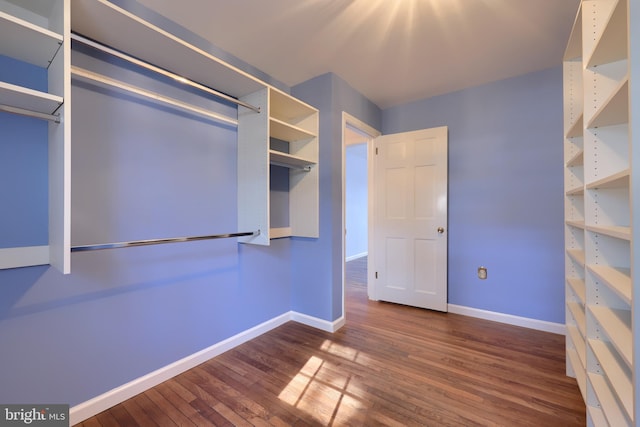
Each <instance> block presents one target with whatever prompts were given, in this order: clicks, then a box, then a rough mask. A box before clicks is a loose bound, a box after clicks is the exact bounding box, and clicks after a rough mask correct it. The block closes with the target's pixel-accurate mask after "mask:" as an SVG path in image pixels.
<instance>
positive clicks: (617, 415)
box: [588, 372, 629, 426]
mask: <svg viewBox="0 0 640 427" xmlns="http://www.w3.org/2000/svg"><path fill="white" fill-rule="evenodd" d="M588 376H589V382H590V383H591V386H592V387H593V390H594V391H595V394H596V397H597V398H598V402H600V407H601V408H602V412H603V413H604V417H605V418H606V420H607V423H608V425H610V426H626V425H629V420H628V419H627V418H626V416H625V414H624V412H623V409H622V408H621V407H620V405H619V403H618V401H617V400H616V398H615V396H614V395H613V392H612V391H611V389H610V388H609V386H608V384H607V381H606V380H605V378H604V377H603V376H602V375H598V374H594V373H591V372H590V373H589V374H588ZM603 425H607V424H603Z"/></svg>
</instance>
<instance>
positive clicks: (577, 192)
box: [565, 186, 584, 196]
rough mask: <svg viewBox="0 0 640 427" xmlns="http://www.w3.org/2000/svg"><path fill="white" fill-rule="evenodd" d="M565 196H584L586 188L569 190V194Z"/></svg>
mask: <svg viewBox="0 0 640 427" xmlns="http://www.w3.org/2000/svg"><path fill="white" fill-rule="evenodd" d="M565 194H566V195H567V196H582V195H584V187H583V186H580V187H576V188H571V189H569V190H567V192H566V193H565Z"/></svg>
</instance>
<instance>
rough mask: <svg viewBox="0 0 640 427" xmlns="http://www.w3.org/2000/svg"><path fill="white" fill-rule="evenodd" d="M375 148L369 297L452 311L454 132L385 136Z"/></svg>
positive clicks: (437, 129)
mask: <svg viewBox="0 0 640 427" xmlns="http://www.w3.org/2000/svg"><path fill="white" fill-rule="evenodd" d="M374 146H375V150H376V154H375V155H374V156H373V157H374V165H373V181H374V182H373V187H374V188H373V199H374V200H373V205H374V206H373V236H371V239H370V242H371V243H372V248H371V249H370V251H369V253H370V257H371V255H373V257H372V258H373V259H372V260H371V261H373V262H372V263H371V264H370V274H369V277H370V283H371V281H373V286H370V287H369V289H370V294H369V296H370V298H371V299H374V300H382V301H389V302H394V303H399V304H405V305H410V306H415V307H421V308H427V309H432V310H438V311H447V176H448V170H447V160H448V150H447V146H448V128H447V127H446V126H443V127H438V128H432V129H424V130H419V131H412V132H404V133H397V134H390V135H384V136H380V137H378V138H376V140H375V143H374ZM372 252H373V254H372Z"/></svg>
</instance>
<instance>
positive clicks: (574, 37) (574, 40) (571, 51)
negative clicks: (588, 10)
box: [563, 4, 582, 61]
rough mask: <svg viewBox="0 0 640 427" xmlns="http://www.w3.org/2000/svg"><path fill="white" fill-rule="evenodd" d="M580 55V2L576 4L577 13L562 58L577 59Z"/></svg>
mask: <svg viewBox="0 0 640 427" xmlns="http://www.w3.org/2000/svg"><path fill="white" fill-rule="evenodd" d="M581 57H582V4H580V6H578V13H577V14H576V19H575V21H573V27H572V28H571V35H570V36H569V42H568V43H567V48H566V49H565V51H564V56H563V60H564V61H571V60H578V59H580V58H581Z"/></svg>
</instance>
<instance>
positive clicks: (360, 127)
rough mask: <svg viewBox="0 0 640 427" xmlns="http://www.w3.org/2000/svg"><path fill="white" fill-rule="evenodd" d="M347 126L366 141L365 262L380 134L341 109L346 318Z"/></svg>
mask: <svg viewBox="0 0 640 427" xmlns="http://www.w3.org/2000/svg"><path fill="white" fill-rule="evenodd" d="M347 126H349V127H351V128H354V129H356V130H357V131H358V132H360V133H362V134H363V135H365V136H366V138H367V141H366V144H367V205H368V206H367V235H368V237H367V245H368V248H367V252H368V255H367V262H368V260H369V259H370V257H371V250H372V247H373V246H372V243H371V235H372V233H373V223H372V215H373V210H372V207H373V198H372V197H373V195H372V190H371V188H372V184H373V167H372V166H373V155H374V154H373V153H374V146H373V144H374V139H375V138H377V137H378V136H380V135H382V133H381V132H380V131H379V130H377V129H375V128H374V127H372V126H369V125H368V124H366V123H365V122H363V121H361V120H359V119H357V118H355V117H354V116H352V115H351V114H349V113H347V112H345V111H343V112H342V253H341V263H342V315H343V316H345V318H346V311H345V285H346V283H345V282H346V279H345V264H346V225H347V224H346V206H347V205H346V170H347V169H346V167H347V164H346V152H347V143H346V137H345V133H346V131H347ZM369 270H370V269H369V268H367V293H368V295H369V298H371V297H372V295H371V292H372V287H371V286H370V285H369V283H372V281H371V277H370V274H372V273H370V272H369Z"/></svg>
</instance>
